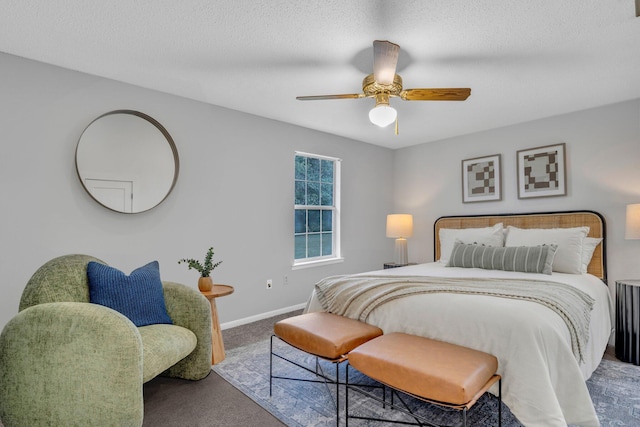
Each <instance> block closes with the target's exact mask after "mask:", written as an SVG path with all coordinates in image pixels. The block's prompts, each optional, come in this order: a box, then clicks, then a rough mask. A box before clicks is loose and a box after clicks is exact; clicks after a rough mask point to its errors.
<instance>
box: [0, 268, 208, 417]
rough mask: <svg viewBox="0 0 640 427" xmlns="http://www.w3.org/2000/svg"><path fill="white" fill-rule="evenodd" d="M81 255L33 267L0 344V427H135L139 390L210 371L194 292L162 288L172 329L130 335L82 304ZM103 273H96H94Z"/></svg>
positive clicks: (202, 310) (103, 310)
mask: <svg viewBox="0 0 640 427" xmlns="http://www.w3.org/2000/svg"><path fill="white" fill-rule="evenodd" d="M89 261H97V262H101V261H100V260H97V259H96V258H92V257H90V256H87V255H67V256H62V257H59V258H55V259H53V260H51V261H49V262H47V263H46V264H45V265H43V266H42V267H40V269H38V271H36V273H35V274H34V275H33V276H32V277H31V279H30V280H29V282H28V283H27V286H26V288H25V289H24V292H23V294H22V299H21V301H20V311H19V313H18V314H17V315H16V316H15V317H14V318H13V319H11V320H10V321H9V323H7V325H6V326H5V328H4V330H3V331H2V334H1V335H0V420H1V421H2V423H3V424H4V426H5V427H13V426H44V425H47V426H63V425H64V426H94V425H95V426H140V425H142V419H143V414H144V408H143V396H142V384H143V383H145V382H147V381H149V380H151V379H152V378H154V377H156V376H157V375H159V374H163V375H167V376H171V377H177V378H184V379H189V380H199V379H202V378H204V377H206V376H207V375H208V374H209V373H210V371H211V311H210V307H209V303H208V301H207V299H206V298H205V297H203V296H202V295H201V294H200V292H198V291H196V290H195V289H192V288H189V287H187V286H184V285H180V284H177V283H171V282H163V290H164V297H165V304H166V307H167V312H168V314H169V317H170V318H171V321H172V322H173V325H169V324H160V325H148V326H142V327H136V326H135V325H134V324H133V323H132V322H131V321H130V320H129V319H128V318H127V317H125V316H124V315H122V314H120V313H118V312H117V311H115V310H112V309H110V308H107V307H105V306H102V305H98V304H91V303H90V302H89V285H88V279H87V264H88V263H89ZM103 264H104V263H103Z"/></svg>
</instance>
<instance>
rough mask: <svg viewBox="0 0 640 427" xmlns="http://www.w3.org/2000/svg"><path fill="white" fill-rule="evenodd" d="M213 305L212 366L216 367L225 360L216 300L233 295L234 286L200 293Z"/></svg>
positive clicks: (213, 288) (223, 286)
mask: <svg viewBox="0 0 640 427" xmlns="http://www.w3.org/2000/svg"><path fill="white" fill-rule="evenodd" d="M200 292H201V293H202V295H204V296H205V297H206V298H207V299H208V300H209V304H211V341H212V344H211V364H212V365H215V364H216V363H220V362H222V361H223V360H224V357H225V355H224V342H223V341H222V331H221V330H220V320H219V319H218V309H217V308H216V298H218V297H223V296H226V295H230V294H232V293H233V286H229V285H213V287H212V288H211V290H210V291H205V292H203V291H200Z"/></svg>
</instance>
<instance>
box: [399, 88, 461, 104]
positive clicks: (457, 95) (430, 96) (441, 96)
mask: <svg viewBox="0 0 640 427" xmlns="http://www.w3.org/2000/svg"><path fill="white" fill-rule="evenodd" d="M469 95H471V89H469V88H468V87H459V88H439V89H407V90H403V91H402V92H400V98H402V99H403V100H405V101H464V100H465V99H467V98H468V97H469Z"/></svg>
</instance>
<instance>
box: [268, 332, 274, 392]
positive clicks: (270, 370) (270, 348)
mask: <svg viewBox="0 0 640 427" xmlns="http://www.w3.org/2000/svg"><path fill="white" fill-rule="evenodd" d="M272 392H273V335H271V341H270V343H269V397H271V393H272Z"/></svg>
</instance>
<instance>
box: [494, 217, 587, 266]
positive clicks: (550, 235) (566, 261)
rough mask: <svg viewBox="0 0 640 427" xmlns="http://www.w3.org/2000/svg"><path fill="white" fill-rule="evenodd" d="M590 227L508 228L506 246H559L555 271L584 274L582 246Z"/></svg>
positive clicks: (554, 261) (554, 260) (554, 263)
mask: <svg viewBox="0 0 640 427" xmlns="http://www.w3.org/2000/svg"><path fill="white" fill-rule="evenodd" d="M587 233H589V227H573V228H518V227H513V226H511V225H510V226H508V227H507V237H506V239H505V242H504V245H505V246H537V245H544V244H547V245H551V244H553V245H557V246H558V250H557V251H556V256H555V258H554V259H553V271H557V272H558V273H569V274H581V273H582V246H583V244H584V239H585V237H587Z"/></svg>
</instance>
